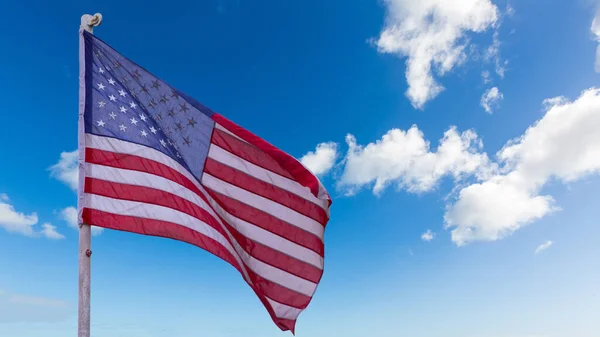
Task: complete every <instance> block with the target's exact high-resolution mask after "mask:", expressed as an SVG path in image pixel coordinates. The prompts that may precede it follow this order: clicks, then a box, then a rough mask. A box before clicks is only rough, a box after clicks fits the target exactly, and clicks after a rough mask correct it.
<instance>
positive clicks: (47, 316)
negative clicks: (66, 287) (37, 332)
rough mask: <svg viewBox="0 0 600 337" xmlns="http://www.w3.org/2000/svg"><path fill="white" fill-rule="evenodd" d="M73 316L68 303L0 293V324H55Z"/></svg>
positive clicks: (6, 292)
mask: <svg viewBox="0 0 600 337" xmlns="http://www.w3.org/2000/svg"><path fill="white" fill-rule="evenodd" d="M73 314H74V310H73V307H72V306H71V305H70V303H68V302H65V301H62V300H58V299H53V298H47V297H38V296H30V295H23V294H15V293H11V292H9V291H0V323H14V322H57V321H63V320H65V319H67V318H69V317H70V316H72V315H73Z"/></svg>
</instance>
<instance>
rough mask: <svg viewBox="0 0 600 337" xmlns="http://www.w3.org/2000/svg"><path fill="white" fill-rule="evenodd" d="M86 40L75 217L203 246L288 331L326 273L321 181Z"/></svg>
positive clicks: (92, 38) (102, 45) (324, 200)
mask: <svg viewBox="0 0 600 337" xmlns="http://www.w3.org/2000/svg"><path fill="white" fill-rule="evenodd" d="M83 39H84V48H83V53H84V55H82V65H81V66H82V67H84V69H85V71H84V73H85V75H84V81H82V83H84V85H83V87H82V88H81V89H82V90H84V91H85V95H84V96H85V99H84V100H83V101H82V102H81V104H84V109H82V111H83V115H82V116H80V124H79V135H80V136H79V147H80V157H81V158H80V163H81V165H80V179H81V180H80V181H81V183H80V191H79V200H80V202H79V214H80V219H79V220H80V222H81V223H86V224H89V225H94V226H99V227H104V228H110V229H115V230H122V231H127V232H133V233H139V234H145V235H153V236H161V237H166V238H171V239H175V240H180V241H184V242H187V243H190V244H193V245H196V246H198V247H200V248H202V249H205V250H207V251H209V252H211V253H212V254H214V255H216V256H218V257H220V258H221V259H223V260H225V261H227V262H229V263H230V264H231V265H232V266H234V267H235V268H236V269H237V270H238V271H239V272H240V273H241V275H242V276H243V278H244V280H245V281H246V282H247V283H248V284H249V285H250V287H252V289H253V290H254V292H255V293H256V295H257V296H258V297H259V299H260V300H261V302H262V303H263V304H264V306H265V307H266V309H267V310H268V312H269V314H270V315H271V317H272V319H273V321H274V322H275V323H276V324H277V326H278V327H279V328H280V329H282V330H291V331H292V332H294V326H295V322H296V319H297V318H298V315H299V314H300V313H301V312H302V310H303V309H305V308H306V307H307V306H308V304H309V302H310V301H311V298H312V296H313V294H314V293H315V290H316V288H317V285H318V283H319V281H320V279H321V276H322V274H323V254H324V245H323V234H324V230H325V225H326V223H327V221H328V219H329V207H330V204H331V199H330V198H329V195H328V193H327V191H326V190H325V188H324V187H323V185H322V184H321V183H320V182H319V180H318V179H317V177H316V176H315V175H313V174H312V173H311V172H310V171H309V170H308V169H306V168H305V167H304V166H303V165H302V164H301V163H300V162H298V161H297V160H296V159H294V158H293V157H292V156H290V155H288V154H286V153H284V152H283V151H281V150H279V149H277V148H275V147H274V146H272V145H271V144H269V143H267V142H266V141H264V140H262V139H261V138H259V137H257V136H255V135H254V134H252V133H250V132H249V131H247V130H245V129H243V128H241V127H239V126H238V125H236V124H235V123H233V122H232V121H230V120H228V119H227V118H225V117H223V116H222V115H220V114H218V113H215V112H213V111H212V110H210V109H209V108H207V107H205V106H204V105H202V104H200V103H199V102H197V101H196V100H194V99H193V98H191V97H188V96H187V95H185V94H184V93H182V92H180V91H178V90H176V89H174V88H172V87H171V86H169V85H168V84H167V83H165V82H164V81H162V80H160V79H158V78H156V77H155V76H153V75H152V74H150V73H149V72H148V71H146V70H144V69H143V68H142V67H140V66H138V65H136V64H135V63H133V62H131V61H130V60H128V59H127V58H125V57H123V56H122V55H120V54H119V53H118V52H116V51H115V50H114V49H112V48H111V47H110V46H108V45H107V44H106V43H104V42H103V41H101V40H100V39H98V38H97V37H95V36H94V35H92V34H90V33H88V32H83Z"/></svg>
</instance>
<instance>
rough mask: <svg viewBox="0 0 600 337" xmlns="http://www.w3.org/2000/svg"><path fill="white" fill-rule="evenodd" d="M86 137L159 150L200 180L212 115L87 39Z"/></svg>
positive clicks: (86, 37)
mask: <svg viewBox="0 0 600 337" xmlns="http://www.w3.org/2000/svg"><path fill="white" fill-rule="evenodd" d="M84 38H85V52H86V55H85V59H86V64H85V67H86V74H85V83H86V101H85V102H86V107H85V113H84V119H85V132H86V133H90V134H94V135H99V136H105V137H112V138H117V139H120V140H124V141H128V142H132V143H137V144H141V145H145V146H148V147H151V148H154V149H156V150H158V151H161V152H162V153H164V154H166V155H168V156H170V157H171V158H173V159H174V160H176V161H177V162H179V163H180V164H181V165H183V166H184V167H186V168H187V169H188V170H189V171H190V172H191V173H192V174H193V175H194V176H195V177H196V178H197V179H198V180H200V179H201V176H202V171H203V169H204V163H205V161H206V157H207V155H208V149H209V146H210V138H211V136H212V131H213V128H214V121H213V120H212V119H211V118H210V117H211V116H212V114H213V112H212V111H211V110H210V109H208V108H207V107H205V106H203V105H202V104H200V103H198V102H197V101H195V100H194V99H193V98H190V97H188V96H186V95H185V94H183V93H181V92H179V91H177V90H176V89H174V88H172V87H171V86H169V85H168V84H166V83H165V82H163V81H162V80H160V79H158V78H156V77H155V76H154V75H152V74H151V73H149V72H148V71H146V70H145V69H143V68H141V67H140V66H138V65H136V64H135V63H133V62H131V61H130V60H128V59H127V58H125V57H123V56H121V55H120V54H119V53H118V52H116V51H115V50H114V49H112V48H111V47H110V46H108V45H107V44H105V43H104V42H103V41H101V40H100V39H98V38H96V37H95V36H94V35H92V34H89V33H85V35H84Z"/></svg>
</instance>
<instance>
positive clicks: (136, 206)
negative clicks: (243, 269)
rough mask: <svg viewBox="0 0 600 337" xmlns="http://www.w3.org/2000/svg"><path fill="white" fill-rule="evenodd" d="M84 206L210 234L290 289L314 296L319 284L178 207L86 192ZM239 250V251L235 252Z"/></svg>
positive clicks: (262, 274) (251, 264) (257, 270)
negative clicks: (273, 262)
mask: <svg viewBox="0 0 600 337" xmlns="http://www.w3.org/2000/svg"><path fill="white" fill-rule="evenodd" d="M84 205H85V207H87V208H91V209H96V210H100V211H104V212H108V213H113V214H120V215H127V216H134V217H140V218H146V219H157V220H161V221H167V222H172V223H176V224H179V225H181V226H185V227H187V228H190V229H192V230H194V231H197V232H199V233H202V234H203V235H206V236H207V237H209V238H211V239H213V240H215V241H217V242H218V243H219V244H221V245H222V246H223V247H225V249H227V250H228V251H229V252H230V253H231V254H232V255H233V256H234V257H235V258H236V260H238V263H240V264H241V261H239V259H240V257H241V259H242V260H243V261H244V262H245V264H246V266H248V268H250V269H251V270H252V271H254V272H255V273H256V274H258V275H260V276H261V277H264V278H265V279H267V280H270V281H273V282H275V283H277V284H280V285H282V286H284V287H286V288H288V289H291V290H293V291H296V292H298V293H301V294H304V295H307V296H312V295H313V294H314V292H315V290H316V287H317V285H316V284H315V283H312V282H310V281H307V280H305V279H302V278H300V277H298V276H295V275H292V274H290V273H288V272H285V271H283V270H280V269H277V268H275V267H273V266H271V265H268V264H266V263H264V262H262V261H259V260H257V259H255V258H253V257H252V256H250V255H248V253H246V252H245V251H244V250H243V249H241V247H240V246H239V244H238V243H237V242H236V241H235V240H232V243H233V247H232V245H231V244H229V242H228V241H227V239H225V237H224V236H223V235H222V234H221V233H219V232H218V231H217V230H215V229H214V228H212V227H211V226H209V225H208V224H206V223H204V222H202V221H200V220H198V219H196V218H194V217H192V216H190V215H188V214H186V213H183V212H180V211H178V210H175V209H172V208H169V207H164V206H159V205H153V204H147V203H142V202H137V201H129V200H120V199H113V198H108V197H104V196H100V195H95V194H89V193H86V194H85V195H84ZM236 252H237V254H236Z"/></svg>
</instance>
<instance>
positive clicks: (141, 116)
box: [140, 114, 146, 122]
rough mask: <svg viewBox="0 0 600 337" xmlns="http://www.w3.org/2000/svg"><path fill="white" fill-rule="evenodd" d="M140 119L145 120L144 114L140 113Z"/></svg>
mask: <svg viewBox="0 0 600 337" xmlns="http://www.w3.org/2000/svg"><path fill="white" fill-rule="evenodd" d="M140 119H141V120H142V121H144V122H145V121H146V116H145V115H144V114H141V115H140Z"/></svg>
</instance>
